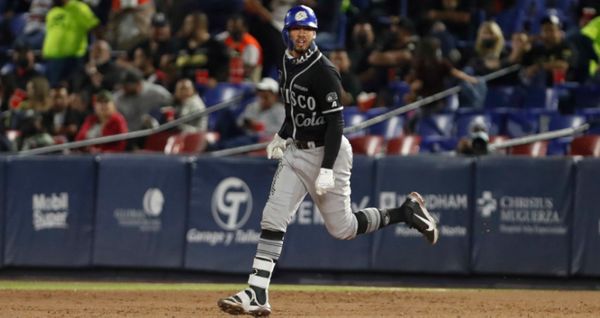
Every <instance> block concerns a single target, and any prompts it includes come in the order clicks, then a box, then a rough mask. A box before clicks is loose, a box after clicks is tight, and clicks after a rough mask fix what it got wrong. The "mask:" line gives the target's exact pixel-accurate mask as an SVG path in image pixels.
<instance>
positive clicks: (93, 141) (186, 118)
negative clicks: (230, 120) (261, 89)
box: [18, 94, 244, 156]
mask: <svg viewBox="0 0 600 318" xmlns="http://www.w3.org/2000/svg"><path fill="white" fill-rule="evenodd" d="M243 97H244V95H243V94H240V95H237V96H234V97H232V98H231V99H229V100H226V101H223V102H221V103H218V104H215V105H213V106H210V107H207V108H205V109H203V110H201V111H196V112H193V113H190V114H188V115H186V116H183V117H180V118H177V119H175V120H173V121H170V122H168V123H165V124H162V125H160V126H157V127H154V128H148V129H142V130H136V131H130V132H126V133H122V134H117V135H110V136H104V137H98V138H93V139H86V140H81V141H74V142H68V143H64V144H58V145H51V146H46V147H40V148H35V149H30V150H23V151H19V152H18V155H20V156H29V155H41V154H47V153H52V152H57V151H64V150H69V149H74V148H81V147H87V146H93V145H98V144H104V143H109V142H115V141H122V140H128V139H134V138H140V137H146V136H149V135H152V134H156V133H159V132H162V131H165V130H169V129H171V128H175V127H177V126H179V125H181V124H185V123H187V122H189V121H192V120H194V119H197V118H200V117H203V116H207V115H208V114H210V113H214V112H217V111H219V110H222V109H225V108H228V107H232V106H234V105H236V104H237V103H238V102H240V101H242V100H243Z"/></svg>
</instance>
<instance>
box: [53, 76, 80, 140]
mask: <svg viewBox="0 0 600 318" xmlns="http://www.w3.org/2000/svg"><path fill="white" fill-rule="evenodd" d="M84 117H85V114H84V113H82V112H80V111H79V110H77V109H75V108H73V107H71V104H70V98H69V92H68V90H67V87H65V86H59V87H56V88H53V89H51V90H50V109H49V110H48V111H46V112H44V113H43V124H44V129H45V130H46V131H47V132H48V133H49V134H50V135H52V136H63V137H64V138H65V139H66V140H67V141H73V140H75V136H76V135H77V131H78V130H79V126H80V125H81V123H82V122H83V119H84Z"/></svg>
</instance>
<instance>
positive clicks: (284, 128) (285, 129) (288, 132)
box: [277, 117, 292, 139]
mask: <svg viewBox="0 0 600 318" xmlns="http://www.w3.org/2000/svg"><path fill="white" fill-rule="evenodd" d="M277 134H278V135H279V137H281V138H283V139H288V138H291V137H292V126H291V124H290V123H289V122H288V117H286V118H285V120H284V121H283V125H281V128H280V129H279V132H278V133H277Z"/></svg>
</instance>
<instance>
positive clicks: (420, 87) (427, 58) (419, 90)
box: [404, 37, 478, 115]
mask: <svg viewBox="0 0 600 318" xmlns="http://www.w3.org/2000/svg"><path fill="white" fill-rule="evenodd" d="M451 78H456V79H459V80H462V81H466V82H469V83H473V84H476V83H478V80H477V79H476V78H474V77H472V76H470V75H468V74H466V73H464V72H462V71H460V70H458V69H456V68H455V67H454V66H453V65H452V63H450V61H448V60H447V59H445V58H443V57H442V52H441V49H440V44H439V40H438V39H436V38H432V37H427V38H423V39H422V40H421V42H420V43H419V46H418V47H417V50H416V52H415V61H414V64H413V66H412V68H411V71H410V73H409V74H408V76H407V77H406V82H407V83H408V84H409V85H410V91H409V92H408V93H407V94H406V95H405V96H404V99H405V102H407V103H410V102H414V101H416V100H418V99H421V98H424V97H428V96H430V95H433V94H435V93H439V92H441V91H443V90H444V89H445V88H446V83H447V81H448V80H449V79H451ZM444 106H445V100H444V99H442V100H439V101H437V102H434V103H431V104H428V105H426V106H424V107H421V108H420V110H421V111H422V113H423V115H427V114H431V113H435V112H439V111H441V110H442V109H443V108H444Z"/></svg>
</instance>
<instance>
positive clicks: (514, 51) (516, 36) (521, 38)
mask: <svg viewBox="0 0 600 318" xmlns="http://www.w3.org/2000/svg"><path fill="white" fill-rule="evenodd" d="M510 43H511V45H510V48H511V49H510V53H509V55H508V62H509V63H510V64H521V63H522V62H523V56H525V53H527V52H529V51H530V50H531V41H530V39H529V35H528V34H527V33H525V32H515V33H513V34H512V35H511V38H510Z"/></svg>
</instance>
